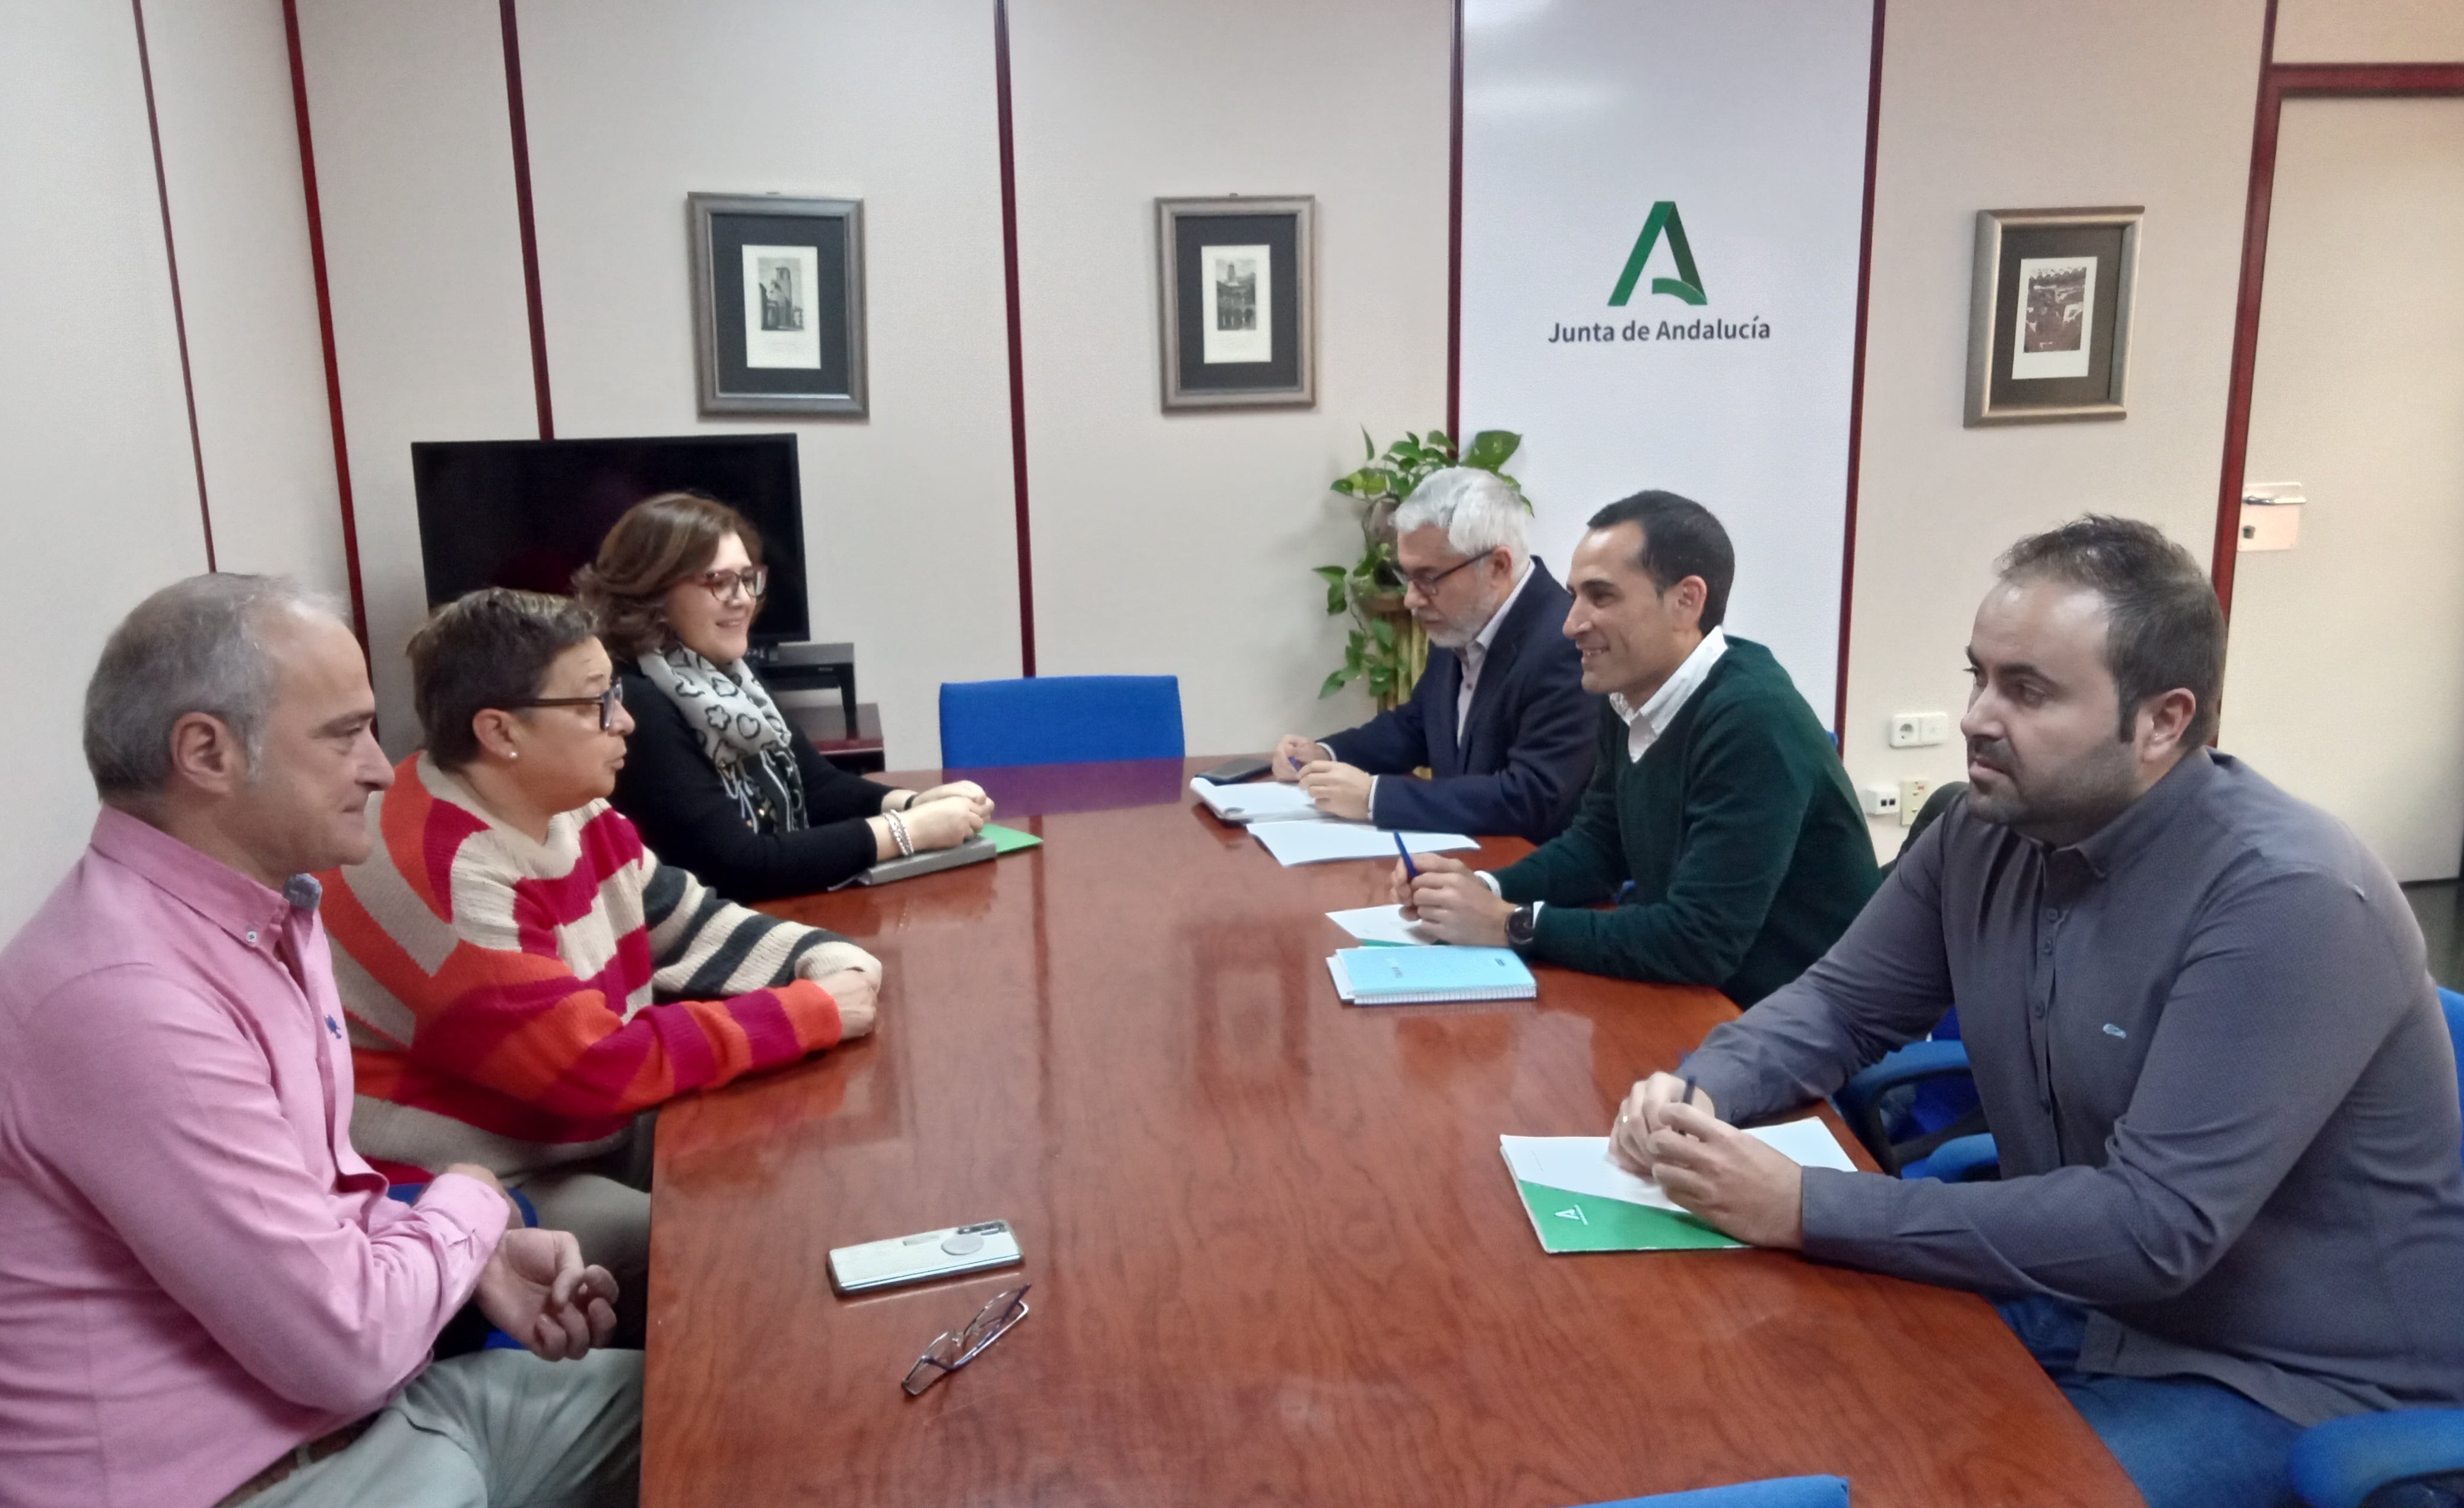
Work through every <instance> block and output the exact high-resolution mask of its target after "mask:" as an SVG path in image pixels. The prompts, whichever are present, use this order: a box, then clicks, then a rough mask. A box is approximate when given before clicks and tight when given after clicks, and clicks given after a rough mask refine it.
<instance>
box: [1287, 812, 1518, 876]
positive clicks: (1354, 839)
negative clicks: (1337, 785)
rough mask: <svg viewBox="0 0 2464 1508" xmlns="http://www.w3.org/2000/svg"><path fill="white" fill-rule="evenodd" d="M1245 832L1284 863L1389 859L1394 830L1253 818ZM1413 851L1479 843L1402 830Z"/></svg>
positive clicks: (1441, 850)
mask: <svg viewBox="0 0 2464 1508" xmlns="http://www.w3.org/2000/svg"><path fill="white" fill-rule="evenodd" d="M1249 832H1250V834H1251V835H1252V836H1254V837H1255V838H1256V839H1257V840H1258V841H1260V842H1262V843H1264V844H1265V845H1266V852H1268V853H1270V854H1273V855H1274V856H1275V862H1276V863H1281V864H1283V865H1285V866H1287V867H1289V866H1290V865H1292V864H1302V863H1326V862H1327V861H1329V860H1331V859H1393V858H1395V857H1397V855H1396V853H1395V839H1396V836H1397V835H1396V834H1394V833H1392V832H1388V831H1386V830H1384V829H1382V828H1376V827H1372V826H1370V825H1369V824H1368V823H1366V822H1336V821H1324V822H1253V823H1251V824H1250V827H1249ZM1401 836H1402V839H1403V841H1404V842H1405V843H1406V844H1407V845H1409V846H1410V848H1411V850H1412V852H1414V853H1416V854H1441V853H1446V852H1449V851H1451V850H1453V849H1457V848H1477V847H1479V846H1480V844H1479V843H1477V842H1475V841H1472V840H1471V839H1469V838H1465V837H1464V836H1463V834H1461V833H1404V834H1402V835H1401Z"/></svg>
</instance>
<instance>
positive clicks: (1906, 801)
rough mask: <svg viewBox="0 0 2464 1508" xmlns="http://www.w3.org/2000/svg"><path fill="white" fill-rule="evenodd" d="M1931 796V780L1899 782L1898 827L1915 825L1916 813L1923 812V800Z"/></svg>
mask: <svg viewBox="0 0 2464 1508" xmlns="http://www.w3.org/2000/svg"><path fill="white" fill-rule="evenodd" d="M1931 795H1933V782H1932V781H1931V780H1902V781H1901V782H1900V825H1901V826H1902V827H1914V826H1915V825H1916V822H1917V813H1919V812H1921V811H1923V810H1925V798H1926V797H1928V796H1931Z"/></svg>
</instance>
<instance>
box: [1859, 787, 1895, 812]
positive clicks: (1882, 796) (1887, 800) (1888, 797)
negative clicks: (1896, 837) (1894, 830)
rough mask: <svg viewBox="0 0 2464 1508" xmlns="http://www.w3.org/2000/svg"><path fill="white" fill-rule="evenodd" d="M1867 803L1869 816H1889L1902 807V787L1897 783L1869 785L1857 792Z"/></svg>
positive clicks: (1866, 810) (1866, 808) (1866, 809)
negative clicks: (1896, 784)
mask: <svg viewBox="0 0 2464 1508" xmlns="http://www.w3.org/2000/svg"><path fill="white" fill-rule="evenodd" d="M1857 794H1858V795H1859V797H1860V798H1862V799H1863V801H1864V803H1865V815H1866V816H1868V817H1889V816H1891V815H1893V814H1894V813H1896V812H1898V811H1899V809H1900V788H1899V787H1898V786H1895V785H1869V786H1865V787H1863V788H1861V789H1860V790H1859V792H1858V793H1857Z"/></svg>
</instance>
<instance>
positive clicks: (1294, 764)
mask: <svg viewBox="0 0 2464 1508" xmlns="http://www.w3.org/2000/svg"><path fill="white" fill-rule="evenodd" d="M1333 757H1334V755H1333V754H1330V753H1328V752H1327V747H1326V745H1324V744H1322V743H1319V742H1318V741H1317V740H1316V739H1314V738H1303V737H1302V736H1301V735H1300V734H1298V733H1286V734H1284V736H1282V737H1281V738H1278V739H1276V740H1275V752H1274V754H1272V755H1271V756H1269V757H1268V758H1267V760H1266V763H1267V764H1268V765H1269V766H1270V767H1271V768H1270V769H1269V771H1268V773H1269V774H1271V775H1272V776H1274V777H1275V778H1276V779H1278V780H1281V781H1282V782H1284V784H1286V785H1289V784H1291V783H1292V782H1293V781H1295V780H1297V779H1299V778H1300V777H1301V770H1302V768H1303V767H1305V766H1308V765H1312V764H1315V763H1317V762H1318V761H1319V760H1321V759H1331V758H1333Z"/></svg>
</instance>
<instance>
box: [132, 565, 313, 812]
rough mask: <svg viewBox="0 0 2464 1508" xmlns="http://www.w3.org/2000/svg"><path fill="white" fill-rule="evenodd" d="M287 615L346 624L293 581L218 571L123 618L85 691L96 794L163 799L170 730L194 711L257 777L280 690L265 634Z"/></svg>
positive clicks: (174, 586)
mask: <svg viewBox="0 0 2464 1508" xmlns="http://www.w3.org/2000/svg"><path fill="white" fill-rule="evenodd" d="M286 608H289V609H297V610H305V611H308V612H314V613H323V614H327V615H329V616H332V617H336V618H340V617H341V613H340V612H339V611H338V610H337V608H336V604H335V603H334V602H333V601H331V600H329V599H328V598H326V597H324V596H323V595H322V594H320V593H317V592H312V591H310V590H309V589H307V588H306V587H304V586H301V585H300V584H299V583H298V582H297V581H295V580H292V579H290V578H288V577H281V576H239V575H233V574H229V573H220V572H217V573H212V574H209V575H206V576H192V577H189V578H188V579H187V580H185V581H174V582H173V583H171V584H170V585H169V586H166V587H165V588H163V589H162V590H161V591H159V592H156V593H155V594H154V595H153V596H151V597H149V598H147V599H145V601H142V602H140V603H138V604H137V606H136V608H135V610H133V611H132V612H130V613H129V615H128V616H127V617H126V618H124V619H121V623H120V626H119V627H117V628H115V629H113V630H112V631H111V638H110V639H109V640H108V641H106V642H105V643H104V645H103V646H102V658H101V660H99V662H97V663H96V665H95V667H94V676H93V678H92V679H90V680H88V681H87V682H86V684H85V765H86V769H87V770H88V771H89V772H91V773H92V774H93V776H94V789H95V794H97V795H98V796H99V797H101V798H102V799H103V800H105V801H113V802H126V801H129V800H132V799H142V798H146V797H150V796H153V795H156V794H157V793H159V792H160V791H161V790H162V789H163V787H164V785H165V783H167V782H168V781H169V780H170V778H171V729H172V727H173V726H174V725H175V724H177V723H178V722H179V720H180V719H181V718H183V717H186V716H187V715H188V714H189V713H191V712H203V713H205V714H206V715H208V716H209V717H215V718H219V719H221V720H222V723H223V725H224V726H225V727H227V728H229V729H230V730H231V736H233V737H235V738H237V739H238V740H239V741H240V744H241V746H242V747H243V748H245V749H246V750H247V751H248V760H249V767H250V768H251V770H254V769H255V767H256V763H257V755H258V754H261V753H262V752H263V751H264V746H265V723H266V717H267V715H268V714H269V713H270V712H271V711H272V710H273V708H274V697H275V689H276V686H275V680H276V672H275V665H274V662H273V660H272V658H271V657H270V656H269V655H268V654H267V653H266V647H265V637H264V634H263V632H262V629H263V627H264V624H265V623H266V621H267V620H268V619H269V618H270V617H272V616H274V615H275V614H276V613H278V612H280V611H282V610H283V609H286Z"/></svg>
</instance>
